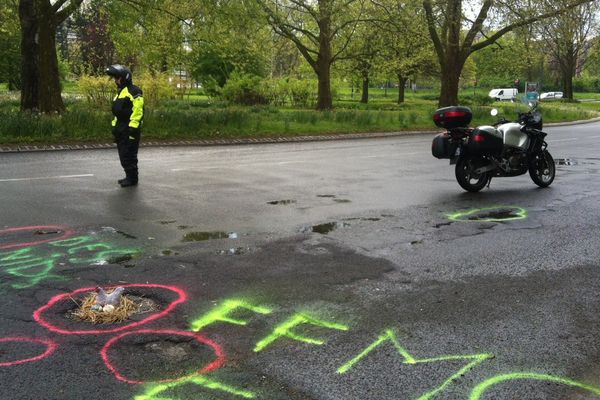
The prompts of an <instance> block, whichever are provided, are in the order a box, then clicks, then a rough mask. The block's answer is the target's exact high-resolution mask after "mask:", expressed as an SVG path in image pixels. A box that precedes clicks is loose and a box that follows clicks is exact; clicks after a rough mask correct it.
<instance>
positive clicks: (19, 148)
mask: <svg viewBox="0 0 600 400" xmlns="http://www.w3.org/2000/svg"><path fill="white" fill-rule="evenodd" d="M438 132H439V131H403V132H372V133H345V134H332V135H314V136H313V135H311V136H290V137H272V138H248V139H216V140H174V141H144V138H143V135H142V141H141V142H140V147H163V146H225V145H242V144H265V143H293V142H318V141H328V140H345V139H372V138H385V137H395V136H406V135H421V134H435V133H438ZM115 147H117V146H116V145H115V144H114V143H98V144H65V145H60V144H54V145H15V146H9V145H6V146H5V145H0V153H20V152H32V151H58V150H93V149H110V148H115Z"/></svg>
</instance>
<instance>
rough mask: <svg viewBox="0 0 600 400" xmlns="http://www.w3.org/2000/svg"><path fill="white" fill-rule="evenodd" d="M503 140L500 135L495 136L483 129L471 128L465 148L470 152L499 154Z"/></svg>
mask: <svg viewBox="0 0 600 400" xmlns="http://www.w3.org/2000/svg"><path fill="white" fill-rule="evenodd" d="M502 147H503V141H502V138H501V137H500V136H496V135H494V134H492V133H490V132H487V131H485V130H483V129H478V128H476V129H473V133H471V137H470V138H469V143H468V144H467V150H468V151H469V153H470V154H476V155H479V154H490V155H499V154H500V153H502Z"/></svg>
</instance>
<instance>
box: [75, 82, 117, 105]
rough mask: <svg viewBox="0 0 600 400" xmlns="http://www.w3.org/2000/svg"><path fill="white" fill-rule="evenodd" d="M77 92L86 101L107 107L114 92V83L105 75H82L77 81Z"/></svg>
mask: <svg viewBox="0 0 600 400" xmlns="http://www.w3.org/2000/svg"><path fill="white" fill-rule="evenodd" d="M78 86H79V92H80V93H81V94H83V96H84V97H85V99H86V100H87V102H88V103H90V104H92V105H94V106H98V107H102V108H107V107H109V106H110V103H111V101H112V99H113V97H114V96H115V94H116V89H115V84H114V82H113V81H112V79H109V78H107V77H106V76H103V77H99V76H90V75H83V76H81V77H80V78H79V82H78Z"/></svg>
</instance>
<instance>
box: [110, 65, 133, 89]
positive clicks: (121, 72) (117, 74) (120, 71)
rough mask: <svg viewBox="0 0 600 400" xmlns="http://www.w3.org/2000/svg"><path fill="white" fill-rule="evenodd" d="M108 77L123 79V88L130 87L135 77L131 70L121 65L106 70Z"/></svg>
mask: <svg viewBox="0 0 600 400" xmlns="http://www.w3.org/2000/svg"><path fill="white" fill-rule="evenodd" d="M106 75H108V76H112V77H113V78H122V79H123V81H122V85H123V86H127V85H130V84H131V82H132V77H133V76H132V74H131V71H130V70H129V68H127V67H124V66H122V65H120V64H114V65H111V66H110V67H108V68H106Z"/></svg>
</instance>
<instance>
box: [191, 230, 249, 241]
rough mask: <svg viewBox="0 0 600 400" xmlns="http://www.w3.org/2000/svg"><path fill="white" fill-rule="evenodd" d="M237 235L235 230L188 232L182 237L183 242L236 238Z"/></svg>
mask: <svg viewBox="0 0 600 400" xmlns="http://www.w3.org/2000/svg"><path fill="white" fill-rule="evenodd" d="M237 237H238V235H237V233H235V232H222V231H216V232H190V233H186V234H185V236H184V237H183V241H184V242H201V241H204V240H215V239H237Z"/></svg>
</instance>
